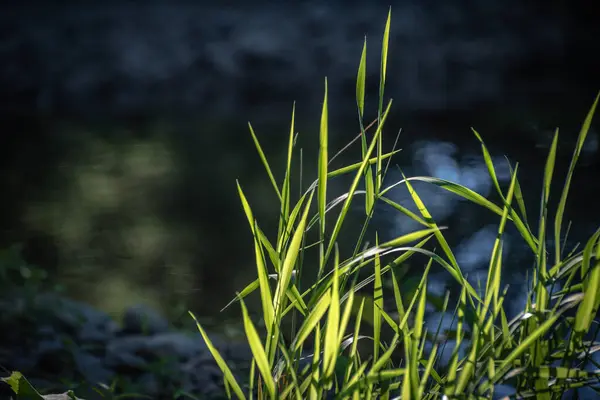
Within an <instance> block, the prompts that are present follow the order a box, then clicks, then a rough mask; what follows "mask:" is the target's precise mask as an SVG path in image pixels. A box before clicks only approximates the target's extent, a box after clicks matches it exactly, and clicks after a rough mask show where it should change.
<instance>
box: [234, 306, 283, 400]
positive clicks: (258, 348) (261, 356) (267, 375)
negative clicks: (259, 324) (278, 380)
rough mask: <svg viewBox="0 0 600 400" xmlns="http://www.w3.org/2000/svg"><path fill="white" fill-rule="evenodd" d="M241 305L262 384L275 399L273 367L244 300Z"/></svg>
mask: <svg viewBox="0 0 600 400" xmlns="http://www.w3.org/2000/svg"><path fill="white" fill-rule="evenodd" d="M240 303H241V305H242V314H243V318H244V330H245V331H246V337H247V338H248V344H249V345H250V350H251V351H252V356H253V359H254V362H256V366H257V367H258V371H259V372H260V375H261V377H262V382H264V384H265V386H266V388H267V392H268V394H269V397H270V398H271V399H275V382H274V381H273V377H272V376H271V366H270V364H269V361H268V360H267V354H266V353H265V349H264V347H263V345H262V343H261V341H260V337H259V336H258V332H256V328H255V327H254V324H253V323H252V320H251V319H250V316H249V315H248V309H247V308H246V304H245V303H244V300H241V301H240Z"/></svg>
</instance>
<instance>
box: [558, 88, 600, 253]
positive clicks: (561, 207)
mask: <svg viewBox="0 0 600 400" xmlns="http://www.w3.org/2000/svg"><path fill="white" fill-rule="evenodd" d="M599 99H600V92H599V93H598V95H597V96H596V99H595V100H594V104H592V107H591V108H590V111H589V112H588V114H587V116H586V117H585V120H584V122H583V125H582V126H581V131H580V132H579V136H578V138H577V144H576V145H575V150H574V151H573V157H572V159H571V164H570V165H569V171H568V172H567V178H566V179H565V186H564V188H563V191H562V195H561V196H560V201H559V203H558V209H557V211H556V217H555V218H554V254H555V262H556V264H558V263H559V262H560V259H561V248H560V237H561V230H562V221H563V217H564V213H565V207H566V205H567V197H568V195H569V188H570V187H571V179H572V178H573V173H574V172H575V165H576V164H577V161H578V160H579V155H580V154H581V150H582V149H583V144H584V143H585V139H586V138H587V135H588V132H589V130H590V126H591V125H592V119H593V118H594V113H595V112H596V106H597V105H598V100H599Z"/></svg>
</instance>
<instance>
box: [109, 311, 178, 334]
mask: <svg viewBox="0 0 600 400" xmlns="http://www.w3.org/2000/svg"><path fill="white" fill-rule="evenodd" d="M168 331H169V322H168V321H167V320H166V319H165V318H163V317H162V316H161V315H160V314H159V313H158V312H156V311H154V310H152V309H151V308H149V307H147V306H145V305H141V304H138V305H135V306H132V307H129V308H128V309H127V310H125V314H124V316H123V326H122V328H121V333H126V334H129V335H132V334H133V335H135V334H141V335H154V334H157V333H163V332H168Z"/></svg>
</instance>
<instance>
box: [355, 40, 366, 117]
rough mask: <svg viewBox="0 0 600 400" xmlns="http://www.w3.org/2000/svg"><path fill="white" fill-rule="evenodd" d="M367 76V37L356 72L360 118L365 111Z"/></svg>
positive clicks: (357, 102)
mask: <svg viewBox="0 0 600 400" xmlns="http://www.w3.org/2000/svg"><path fill="white" fill-rule="evenodd" d="M366 78H367V38H366V37H365V41H364V43H363V49H362V54H361V56H360V63H359V64H358V74H357V76H356V104H357V106H358V117H359V118H360V119H361V120H362V119H363V117H364V113H365V81H366Z"/></svg>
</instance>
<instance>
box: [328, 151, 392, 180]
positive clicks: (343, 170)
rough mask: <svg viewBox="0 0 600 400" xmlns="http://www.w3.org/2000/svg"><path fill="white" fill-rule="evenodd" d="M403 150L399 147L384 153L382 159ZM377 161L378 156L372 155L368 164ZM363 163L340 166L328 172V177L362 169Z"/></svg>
mask: <svg viewBox="0 0 600 400" xmlns="http://www.w3.org/2000/svg"><path fill="white" fill-rule="evenodd" d="M401 151H402V149H398V150H394V151H391V152H389V153H386V154H383V155H382V156H381V159H382V160H385V159H388V158H390V157H392V156H393V155H395V154H398V153H399V152H401ZM376 162H377V157H372V158H369V159H368V160H367V164H368V165H373V164H375V163H376ZM362 165H363V161H361V162H357V163H354V164H350V165H347V166H345V167H341V168H338V169H336V170H333V171H331V172H329V173H328V174H327V177H328V178H335V177H337V176H341V175H345V174H347V173H349V172H352V171H356V170H357V169H360V167H361V166H362Z"/></svg>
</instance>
